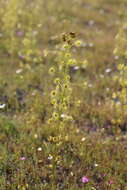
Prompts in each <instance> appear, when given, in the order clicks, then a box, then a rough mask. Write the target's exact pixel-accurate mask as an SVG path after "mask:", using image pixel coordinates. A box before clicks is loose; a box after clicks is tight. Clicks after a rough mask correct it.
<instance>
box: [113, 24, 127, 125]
mask: <svg viewBox="0 0 127 190" xmlns="http://www.w3.org/2000/svg"><path fill="white" fill-rule="evenodd" d="M115 39H116V43H115V49H114V52H113V53H114V55H115V56H116V57H117V70H118V71H117V73H116V76H115V77H114V80H115V81H116V83H117V91H116V92H114V93H113V96H112V97H113V99H114V105H115V109H116V112H118V113H117V114H118V117H119V118H118V119H117V121H116V122H117V123H119V124H120V123H123V122H124V121H125V118H126V115H127V65H126V60H127V24H126V23H124V24H123V26H122V27H121V28H120V30H119V32H118V34H117V35H116V37H115Z"/></svg>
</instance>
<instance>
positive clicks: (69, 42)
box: [48, 32, 81, 127]
mask: <svg viewBox="0 0 127 190" xmlns="http://www.w3.org/2000/svg"><path fill="white" fill-rule="evenodd" d="M62 41H63V45H62V46H61V50H60V51H58V55H57V58H56V62H57V64H56V67H51V68H50V69H49V73H50V74H51V75H56V74H55V73H57V75H58V77H56V76H55V77H54V85H55V88H54V89H53V90H52V91H51V96H50V97H51V98H50V99H51V104H52V106H53V113H52V116H51V118H50V119H49V120H48V123H52V122H53V121H54V122H55V123H57V122H58V125H59V127H63V126H64V125H65V123H66V122H68V121H73V118H72V115H70V106H71V103H72V101H71V96H72V85H71V76H70V67H71V66H76V65H77V61H76V60H75V59H74V58H73V56H72V54H71V49H72V47H73V46H74V45H76V46H80V44H81V42H80V41H75V33H73V32H71V33H70V34H63V35H62Z"/></svg>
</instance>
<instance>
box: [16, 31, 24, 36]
mask: <svg viewBox="0 0 127 190" xmlns="http://www.w3.org/2000/svg"><path fill="white" fill-rule="evenodd" d="M16 35H17V36H18V37H22V36H23V35H24V32H22V31H18V32H16Z"/></svg>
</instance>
